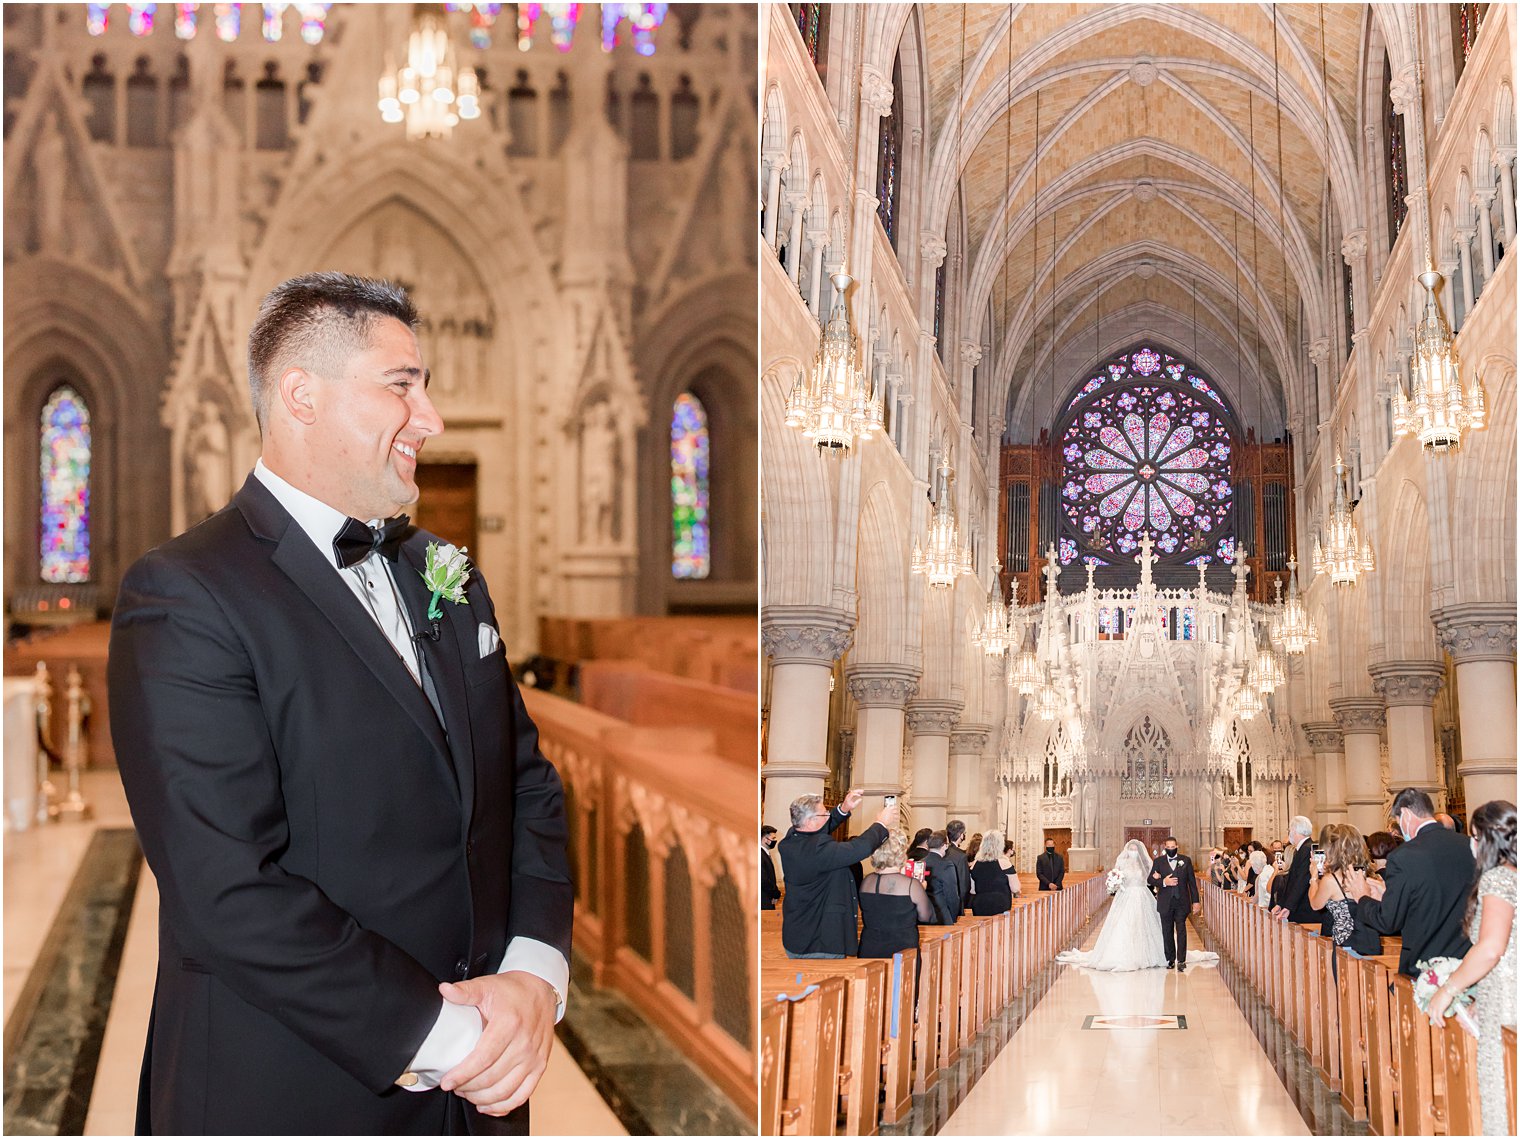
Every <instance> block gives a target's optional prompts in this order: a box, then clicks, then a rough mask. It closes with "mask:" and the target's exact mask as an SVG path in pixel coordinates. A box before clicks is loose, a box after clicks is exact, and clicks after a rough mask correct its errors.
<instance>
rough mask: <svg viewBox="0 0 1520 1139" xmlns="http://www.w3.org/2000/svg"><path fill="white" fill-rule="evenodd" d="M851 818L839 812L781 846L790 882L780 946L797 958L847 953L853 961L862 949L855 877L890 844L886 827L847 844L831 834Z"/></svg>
mask: <svg viewBox="0 0 1520 1139" xmlns="http://www.w3.org/2000/svg"><path fill="white" fill-rule="evenodd" d="M849 817H850V816H849V815H847V814H845V813H844V812H843V811H841V810H840V809H839V808H838V807H835V808H834V810H833V812H832V813H831V814H830V815H829V821H828V822H826V823H825V824H824V825H823V827H822V828H821V829H820V830H816V831H808V832H804V831H799V830H798V829H797V828H796V827H792V828H791V829H790V830H788V831H787V832H786V837H785V838H783V839H782V840H781V841H780V842H779V843H777V844H776V849H777V850H778V851H779V852H780V853H781V870H782V873H783V874H784V875H785V877H786V897H785V898H783V899H782V900H781V944H782V946H783V947H785V948H786V949H787V950H789V951H790V952H792V953H843V954H846V955H848V956H853V955H854V953H855V950H856V949H857V948H858V946H859V944H860V922H859V918H858V916H857V914H858V907H859V901H858V898H857V895H856V892H855V887H856V879H855V875H854V874H852V873H850V868H851V867H856V868H857V869H858V867H859V863H860V861H861V860H862V859H864V858H869V857H870V855H871V852H872V851H873V850H875V849H876V848H877V847H878V846H880V845H881V844H882V843H884V842H886V841H887V828H886V827H884V826H882V825H881V824H880V823H872V824H871V825H870V826H868V827H867V828H866V829H865V831H864V833H862V834H859V835H857V836H856V837H854V838H852V839H850V840H849V841H848V842H836V841H834V839H833V838H831V837H830V835H829V832H830V831H831V830H834V829H835V828H836V827H838V826H839V825H840V824H841V823H843V822H844V821H845V820H846V819H848V818H849Z"/></svg>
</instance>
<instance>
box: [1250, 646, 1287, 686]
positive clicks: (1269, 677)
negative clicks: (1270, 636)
mask: <svg viewBox="0 0 1520 1139" xmlns="http://www.w3.org/2000/svg"><path fill="white" fill-rule="evenodd" d="M1251 680H1252V683H1253V685H1254V686H1255V688H1256V691H1257V692H1259V693H1261V694H1262V695H1263V696H1270V695H1272V693H1274V692H1276V691H1277V688H1278V686H1279V685H1282V684H1286V683H1287V682H1288V678H1287V676H1286V674H1285V673H1284V672H1283V667H1282V664H1281V663H1280V662H1279V661H1278V659H1277V654H1276V653H1274V652H1273V651H1272V650H1271V649H1262V650H1260V651H1259V652H1258V653H1257V654H1256V665H1255V667H1254V668H1252V670H1251Z"/></svg>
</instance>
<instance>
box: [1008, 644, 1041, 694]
mask: <svg viewBox="0 0 1520 1139" xmlns="http://www.w3.org/2000/svg"><path fill="white" fill-rule="evenodd" d="M1008 686H1009V687H1010V688H1017V689H1018V691H1019V695H1020V696H1033V695H1034V694H1035V690H1036V689H1038V688H1039V687H1040V660H1039V658H1038V657H1037V656H1035V652H1034V650H1033V649H1025V650H1024V651H1023V652H1021V653H1019V655H1018V656H1017V657H1016V658H1014V662H1013V667H1012V668H1011V669H1009V670H1008Z"/></svg>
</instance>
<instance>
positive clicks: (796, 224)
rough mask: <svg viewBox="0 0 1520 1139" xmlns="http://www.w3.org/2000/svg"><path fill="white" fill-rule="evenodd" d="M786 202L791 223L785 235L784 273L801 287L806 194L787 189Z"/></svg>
mask: <svg viewBox="0 0 1520 1139" xmlns="http://www.w3.org/2000/svg"><path fill="white" fill-rule="evenodd" d="M786 204H787V205H789V206H790V207H791V208H792V219H791V220H792V224H791V225H790V226H789V227H788V229H787V237H786V250H787V254H786V262H787V264H786V273H787V276H789V277H790V278H791V279H792V284H793V285H795V286H796V287H797V288H799V289H800V288H801V287H802V285H801V281H802V223H803V221H805V220H806V213H805V212H804V211H806V210H807V207H808V196H807V193H806V192H805V191H803V190H788V191H787V193H786Z"/></svg>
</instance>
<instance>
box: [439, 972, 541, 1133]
mask: <svg viewBox="0 0 1520 1139" xmlns="http://www.w3.org/2000/svg"><path fill="white" fill-rule="evenodd" d="M438 991H439V992H440V993H442V994H443V999H444V1000H446V1001H448V1002H449V1003H450V1004H456V1005H474V1006H475V1008H476V1009H477V1010H478V1011H479V1013H480V1018H481V1020H482V1021H484V1022H485V1029H484V1031H483V1032H482V1033H481V1034H480V1041H479V1042H478V1043H477V1044H476V1045H475V1048H474V1050H473V1051H471V1052H470V1054H469V1055H468V1056H466V1057H465V1058H464V1059H463V1060H461V1061H460V1062H459V1063H458V1064H456V1065H455V1066H454V1067H453V1068H451V1069H450V1070H449V1071H448V1072H446V1073H444V1077H443V1080H442V1082H441V1083H440V1084H439V1086H440V1087H441V1088H443V1090H444V1091H446V1092H453V1093H455V1094H456V1095H459V1096H463V1097H464V1098H465V1099H467V1100H469V1101H470V1102H471V1103H473V1104H474V1105H475V1106H476V1108H477V1109H479V1111H480V1113H481V1114H482V1115H496V1116H501V1115H506V1114H508V1113H509V1112H511V1111H515V1110H516V1109H517V1108H519V1107H521V1106H522V1105H523V1104H524V1103H526V1102H527V1101H528V1097H529V1096H530V1095H532V1094H533V1089H534V1088H536V1087H537V1086H538V1081H539V1078H540V1077H542V1076H543V1074H544V1069H545V1068H546V1067H547V1066H548V1064H549V1048H550V1045H551V1044H552V1043H553V1040H554V1007H555V1001H554V990H553V989H552V988H551V987H550V986H549V985H548V983H547V982H545V981H543V980H542V979H541V978H538V977H535V976H533V975H532V974H531V973H519V972H511V973H495V974H492V975H490V976H487V977H477V978H475V979H474V980H471V981H460V982H459V983H458V984H451V983H448V982H445V983H443V984H441V985H439V986H438Z"/></svg>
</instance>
